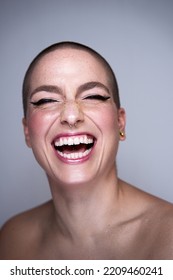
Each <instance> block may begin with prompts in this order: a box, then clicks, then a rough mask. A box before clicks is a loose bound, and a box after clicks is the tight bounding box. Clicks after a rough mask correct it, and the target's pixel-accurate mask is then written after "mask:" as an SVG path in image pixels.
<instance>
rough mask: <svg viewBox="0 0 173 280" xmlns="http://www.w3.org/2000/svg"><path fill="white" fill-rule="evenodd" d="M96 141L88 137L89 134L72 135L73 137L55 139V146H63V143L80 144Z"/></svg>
mask: <svg viewBox="0 0 173 280" xmlns="http://www.w3.org/2000/svg"><path fill="white" fill-rule="evenodd" d="M93 142H94V139H93V138H91V137H88V136H87V135H84V136H71V137H62V138H59V139H58V140H57V141H55V146H56V147H59V146H63V145H69V146H72V145H79V144H91V143H93Z"/></svg>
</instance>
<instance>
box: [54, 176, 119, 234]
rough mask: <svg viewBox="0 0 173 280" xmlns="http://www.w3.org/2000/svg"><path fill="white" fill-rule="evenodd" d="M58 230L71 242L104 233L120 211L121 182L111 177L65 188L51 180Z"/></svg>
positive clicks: (65, 186)
mask: <svg viewBox="0 0 173 280" xmlns="http://www.w3.org/2000/svg"><path fill="white" fill-rule="evenodd" d="M49 183H50V187H51V192H52V196H53V202H54V209H55V220H56V223H57V225H58V227H57V228H58V230H60V232H61V233H62V234H63V235H65V236H69V237H71V238H72V239H74V238H77V239H78V238H85V236H87V237H88V236H92V235H95V234H97V232H102V231H104V230H105V229H106V228H107V227H108V226H109V225H110V224H111V220H112V216H113V215H115V213H116V210H117V208H118V206H117V204H118V197H119V181H118V179H117V177H116V174H115V172H114V173H113V174H112V176H109V180H108V178H105V179H104V180H103V178H102V179H101V180H94V181H93V182H90V183H88V182H87V183H86V184H80V185H75V186H74V185H72V186H68V185H63V184H59V183H57V182H54V181H52V180H51V179H50V178H49Z"/></svg>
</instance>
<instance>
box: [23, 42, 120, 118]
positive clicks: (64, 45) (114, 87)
mask: <svg viewBox="0 0 173 280" xmlns="http://www.w3.org/2000/svg"><path fill="white" fill-rule="evenodd" d="M62 49H75V50H81V51H85V52H87V53H89V54H90V55H91V56H93V57H94V58H95V59H96V60H97V61H98V62H99V63H100V64H101V66H102V67H103V68H104V69H105V71H106V74H107V78H108V81H109V83H110V87H111V91H112V95H113V98H114V102H115V104H116V106H117V108H118V109H119V108H120V98H119V90H118V84H117V80H116V77H115V74H114V72H113V70H112V68H111V67H110V65H109V63H108V62H107V61H106V60H105V59H104V58H103V57H102V56H101V55H100V54H99V53H97V52H96V51H95V50H93V49H91V48H90V47H88V46H85V45H82V44H79V43H76V42H68V41H66V42H60V43H56V44H53V45H51V46H49V47H48V48H46V49H44V50H43V51H41V52H40V53H39V54H38V55H37V56H36V57H35V58H34V60H33V61H32V62H31V64H30V65H29V67H28V70H27V71H26V74H25V77H24V81H23V89H22V94H23V111H24V116H25V117H26V113H27V101H28V96H29V93H30V82H31V78H32V73H33V70H34V69H35V67H36V65H37V63H38V62H39V61H40V60H41V59H42V58H43V57H44V56H45V55H46V54H48V53H50V52H53V51H56V50H62Z"/></svg>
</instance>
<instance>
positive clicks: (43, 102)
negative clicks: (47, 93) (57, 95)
mask: <svg viewBox="0 0 173 280" xmlns="http://www.w3.org/2000/svg"><path fill="white" fill-rule="evenodd" d="M53 102H59V101H58V100H56V99H50V98H42V99H40V100H38V101H35V102H33V101H32V102H30V103H31V104H33V105H34V106H41V105H44V104H47V103H53Z"/></svg>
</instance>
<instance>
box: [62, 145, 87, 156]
mask: <svg viewBox="0 0 173 280" xmlns="http://www.w3.org/2000/svg"><path fill="white" fill-rule="evenodd" d="M59 148H60V149H58V150H60V151H61V152H63V153H65V154H71V153H84V152H85V151H86V149H87V145H85V144H79V145H71V146H69V145H64V146H62V147H59Z"/></svg>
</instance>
